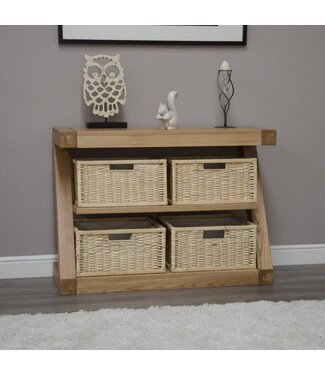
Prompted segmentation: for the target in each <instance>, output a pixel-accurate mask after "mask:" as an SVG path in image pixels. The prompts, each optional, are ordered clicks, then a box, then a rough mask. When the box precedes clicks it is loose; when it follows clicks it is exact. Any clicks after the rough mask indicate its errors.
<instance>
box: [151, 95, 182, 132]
mask: <svg viewBox="0 0 325 375" xmlns="http://www.w3.org/2000/svg"><path fill="white" fill-rule="evenodd" d="M177 95H178V92H176V91H170V92H169V93H168V95H167V105H166V104H162V103H160V105H159V109H158V114H157V115H156V119H157V120H162V122H163V127H162V129H166V130H170V129H176V128H177V122H178V114H177V112H176V107H175V98H176V96H177Z"/></svg>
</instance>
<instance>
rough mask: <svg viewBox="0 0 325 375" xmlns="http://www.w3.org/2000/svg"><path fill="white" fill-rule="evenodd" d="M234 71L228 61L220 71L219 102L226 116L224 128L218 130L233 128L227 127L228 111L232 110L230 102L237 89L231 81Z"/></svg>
mask: <svg viewBox="0 0 325 375" xmlns="http://www.w3.org/2000/svg"><path fill="white" fill-rule="evenodd" d="M231 73H232V69H231V68H230V65H229V64H228V62H227V61H225V60H224V61H223V62H222V63H221V65H220V67H219V70H218V77H217V85H218V88H219V90H220V94H219V102H220V105H221V108H222V111H223V115H224V122H223V126H216V127H217V128H233V127H234V126H228V125H227V117H228V111H229V108H230V100H231V99H232V97H233V96H234V93H235V88H234V85H233V83H232V80H231Z"/></svg>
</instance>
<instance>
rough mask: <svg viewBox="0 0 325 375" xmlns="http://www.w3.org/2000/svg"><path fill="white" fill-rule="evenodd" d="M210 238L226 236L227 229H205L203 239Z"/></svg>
mask: <svg viewBox="0 0 325 375" xmlns="http://www.w3.org/2000/svg"><path fill="white" fill-rule="evenodd" d="M208 238H225V231H224V230H214V229H212V230H204V231H203V239H204V240H205V239H208Z"/></svg>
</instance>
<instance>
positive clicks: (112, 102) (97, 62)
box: [83, 55, 126, 119]
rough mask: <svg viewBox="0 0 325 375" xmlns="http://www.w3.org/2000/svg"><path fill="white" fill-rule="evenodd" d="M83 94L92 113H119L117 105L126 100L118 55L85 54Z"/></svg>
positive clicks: (109, 115) (109, 114) (106, 115)
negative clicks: (91, 107)
mask: <svg viewBox="0 0 325 375" xmlns="http://www.w3.org/2000/svg"><path fill="white" fill-rule="evenodd" d="M85 59H86V63H85V66H84V70H83V73H84V74H83V77H84V84H83V94H84V100H85V103H86V105H87V106H91V105H92V106H93V114H94V115H97V116H101V117H105V118H106V119H107V118H108V117H111V116H114V115H116V114H117V113H119V105H120V104H121V105H124V104H125V102H126V87H125V82H124V73H123V68H122V66H121V64H120V56H119V55H116V56H108V55H96V56H88V55H85Z"/></svg>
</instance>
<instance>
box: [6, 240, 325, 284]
mask: <svg viewBox="0 0 325 375" xmlns="http://www.w3.org/2000/svg"><path fill="white" fill-rule="evenodd" d="M271 249H272V258H273V264H274V265H275V266H285V265H288V266H289V265H299V264H322V263H325V244H319V245H285V246H271ZM57 259H58V258H57V255H30V256H17V257H0V279H16V278H29V277H52V276H53V263H54V262H56V261H57Z"/></svg>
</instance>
